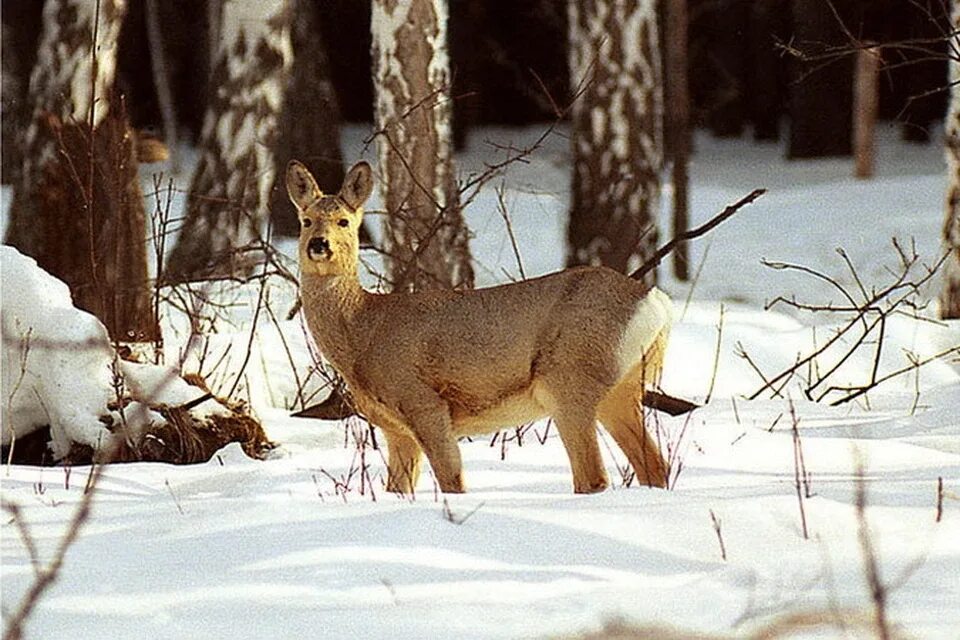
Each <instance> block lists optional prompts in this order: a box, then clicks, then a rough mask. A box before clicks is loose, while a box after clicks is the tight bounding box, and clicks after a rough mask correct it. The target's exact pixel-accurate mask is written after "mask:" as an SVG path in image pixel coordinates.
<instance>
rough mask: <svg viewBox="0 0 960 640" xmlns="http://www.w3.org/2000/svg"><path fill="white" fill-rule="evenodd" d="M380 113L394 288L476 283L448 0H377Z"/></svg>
mask: <svg viewBox="0 0 960 640" xmlns="http://www.w3.org/2000/svg"><path fill="white" fill-rule="evenodd" d="M371 31H372V36H373V46H372V56H373V61H374V88H375V93H376V105H375V109H374V110H375V114H376V115H375V119H376V126H377V130H378V132H379V135H378V136H377V150H378V157H379V169H380V174H381V177H380V189H381V193H382V194H383V202H384V205H385V206H386V210H387V217H386V220H385V223H384V235H385V248H386V251H387V255H388V260H387V267H388V279H389V281H390V282H391V284H392V285H393V288H394V290H396V291H403V290H416V289H424V288H444V287H446V288H462V287H471V286H473V266H472V265H471V261H470V251H469V247H468V230H467V228H466V226H465V224H464V221H463V215H462V212H461V211H460V202H459V194H458V191H457V183H456V177H455V175H454V169H453V159H452V157H451V156H452V145H451V130H450V120H451V103H450V70H449V59H448V56H447V6H446V1H445V0H410V1H409V2H397V1H396V0H374V2H373V13H372V18H371Z"/></svg>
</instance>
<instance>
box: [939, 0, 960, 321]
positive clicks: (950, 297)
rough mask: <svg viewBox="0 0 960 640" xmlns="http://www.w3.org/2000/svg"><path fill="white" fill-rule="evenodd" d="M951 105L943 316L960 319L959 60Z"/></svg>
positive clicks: (956, 14)
mask: <svg viewBox="0 0 960 640" xmlns="http://www.w3.org/2000/svg"><path fill="white" fill-rule="evenodd" d="M952 6H953V16H952V19H953V31H952V35H951V45H952V46H953V47H954V48H956V47H957V46H958V45H960V37H958V36H957V35H956V34H957V30H958V29H960V0H953V3H952ZM950 82H951V85H950V106H949V111H948V112H947V123H946V129H947V130H946V138H947V181H948V186H947V207H946V208H947V211H946V215H945V217H944V222H943V244H944V248H945V249H946V250H947V251H949V252H950V255H949V256H948V257H947V260H946V262H945V263H944V265H943V290H942V291H941V292H940V317H941V318H944V319H947V318H960V86H958V83H960V61H958V60H957V59H956V58H955V57H954V58H951V59H950Z"/></svg>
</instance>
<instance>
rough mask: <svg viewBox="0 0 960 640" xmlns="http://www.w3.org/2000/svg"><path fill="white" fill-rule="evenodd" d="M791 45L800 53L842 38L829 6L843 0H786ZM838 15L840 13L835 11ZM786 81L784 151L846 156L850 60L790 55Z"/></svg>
mask: <svg viewBox="0 0 960 640" xmlns="http://www.w3.org/2000/svg"><path fill="white" fill-rule="evenodd" d="M791 4H792V18H793V35H794V38H795V42H794V46H795V47H797V48H798V49H800V50H801V51H803V52H804V53H805V54H806V55H810V56H817V55H820V54H823V53H824V52H825V51H827V50H828V49H829V48H830V47H836V46H840V45H843V44H849V43H846V42H845V41H844V39H843V33H842V29H841V26H840V23H839V22H838V20H837V16H836V15H835V14H834V11H833V9H834V8H836V10H837V11H841V13H843V11H842V10H843V8H844V7H843V4H841V3H836V4H835V5H831V4H830V3H828V2H826V1H825V0H791ZM841 19H844V18H843V17H842V16H841ZM791 66H792V73H791V83H790V144H789V147H788V149H787V157H788V158H791V159H797V158H819V157H823V156H848V155H850V152H851V135H852V129H851V127H852V121H851V117H850V114H851V109H852V104H853V60H852V58H851V57H850V56H845V57H840V58H838V59H836V60H833V61H831V62H830V63H829V64H825V63H824V61H823V60H819V61H811V62H805V61H802V60H793V61H792V65H791Z"/></svg>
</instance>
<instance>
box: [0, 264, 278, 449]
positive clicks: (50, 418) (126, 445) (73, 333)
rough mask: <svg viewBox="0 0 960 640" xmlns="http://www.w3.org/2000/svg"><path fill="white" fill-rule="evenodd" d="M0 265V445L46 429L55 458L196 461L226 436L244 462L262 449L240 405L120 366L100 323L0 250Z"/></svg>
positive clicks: (154, 370)
mask: <svg viewBox="0 0 960 640" xmlns="http://www.w3.org/2000/svg"><path fill="white" fill-rule="evenodd" d="M0 269H2V271H3V278H4V286H3V289H2V299H0V308H2V313H0V323H2V335H3V349H2V370H3V373H2V375H3V378H2V382H3V387H2V389H3V393H2V397H0V401H2V405H0V420H2V424H3V428H2V434H0V442H2V444H3V446H4V447H12V448H13V449H14V450H15V449H16V443H17V439H18V438H23V437H24V436H26V435H29V434H31V433H33V432H35V431H38V430H40V429H42V428H44V427H47V426H49V428H50V449H51V453H52V457H53V459H55V460H59V459H63V458H65V457H68V456H69V457H70V458H73V459H77V458H79V459H85V458H86V457H88V456H89V455H92V457H93V458H94V459H110V460H163V461H167V462H197V461H200V460H205V459H208V458H209V457H210V456H211V455H212V454H213V453H214V452H215V451H216V450H217V449H219V448H220V447H222V446H224V445H225V444H227V443H228V442H231V441H234V440H239V441H240V442H241V443H242V444H243V445H244V449H245V450H246V451H247V453H248V455H254V456H256V455H259V454H260V453H261V451H262V450H263V448H264V447H265V446H267V445H268V442H267V440H266V437H265V436H264V434H263V431H262V430H261V429H260V425H259V424H258V423H257V422H256V421H255V420H254V419H253V418H252V417H251V416H249V415H248V414H247V413H246V412H245V411H244V410H243V409H242V407H239V406H233V405H231V404H230V403H227V402H225V401H223V400H220V399H218V398H216V397H214V396H213V395H212V394H210V393H209V392H208V391H207V390H206V389H205V388H203V386H202V384H201V385H200V386H198V383H196V382H195V383H194V384H189V383H188V382H187V381H186V380H184V379H183V378H181V377H180V376H179V375H178V373H177V371H176V370H174V369H171V368H168V367H162V366H156V365H146V364H137V363H131V362H126V361H123V360H121V359H120V358H119V357H118V356H117V353H116V351H115V349H114V348H113V345H112V343H111V341H110V336H109V335H108V334H107V330H106V328H105V327H104V326H103V324H102V323H101V322H100V321H99V320H97V318H96V317H94V316H93V315H91V314H89V313H87V312H85V311H81V310H79V309H77V308H76V307H74V306H73V301H72V299H71V297H70V290H69V289H68V288H67V285H66V284H64V283H63V282H61V281H60V280H57V279H56V278H54V277H53V276H51V275H50V274H48V273H47V272H45V271H43V270H42V269H40V268H39V267H38V266H37V263H36V261H34V260H33V259H32V258H29V257H27V256H24V255H23V254H21V253H20V252H19V251H17V250H16V249H14V248H12V247H9V246H0Z"/></svg>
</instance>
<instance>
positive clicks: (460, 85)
mask: <svg viewBox="0 0 960 640" xmlns="http://www.w3.org/2000/svg"><path fill="white" fill-rule="evenodd" d="M484 20H485V15H484V10H483V2H482V0H460V1H459V2H453V3H452V5H451V6H450V38H449V41H450V73H451V78H452V85H453V87H452V95H453V148H454V149H456V150H457V151H461V150H463V149H465V148H466V147H467V138H468V136H469V133H470V129H472V128H473V127H474V126H476V124H477V122H478V121H479V119H480V111H481V109H482V103H481V97H480V96H481V93H480V91H481V88H480V61H481V57H480V56H479V55H477V50H478V47H479V46H480V40H481V37H482V25H483V24H484Z"/></svg>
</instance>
